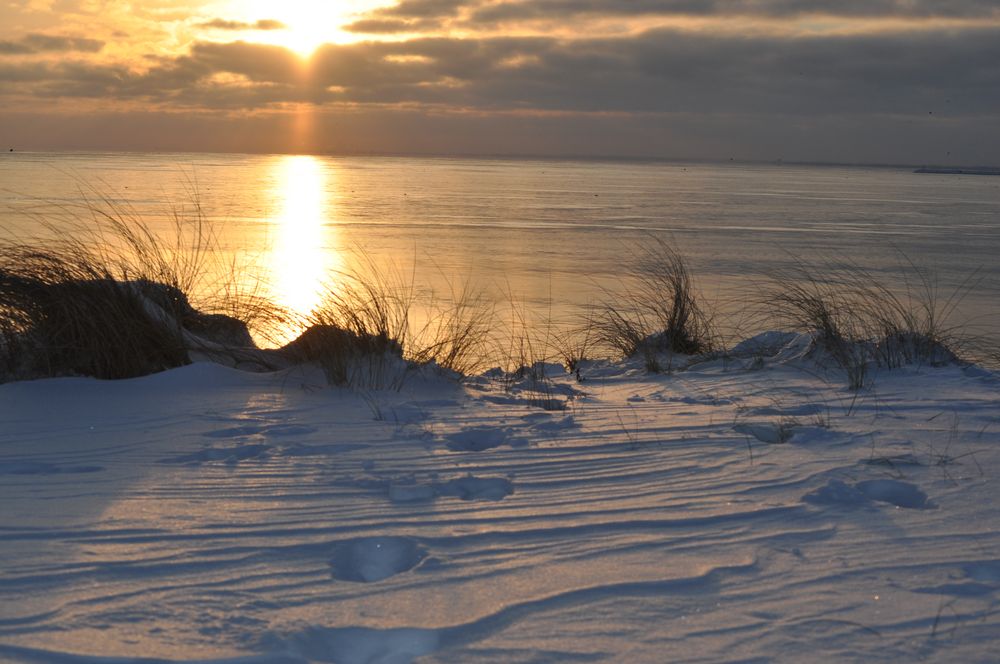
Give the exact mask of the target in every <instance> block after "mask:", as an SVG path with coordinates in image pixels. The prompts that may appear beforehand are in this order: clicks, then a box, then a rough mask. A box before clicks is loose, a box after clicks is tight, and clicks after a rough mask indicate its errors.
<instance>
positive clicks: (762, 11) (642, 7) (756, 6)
mask: <svg viewBox="0 0 1000 664" xmlns="http://www.w3.org/2000/svg"><path fill="white" fill-rule="evenodd" d="M804 16H829V17H841V18H858V19H861V18H868V19H871V18H884V19H892V18H956V19H982V18H996V19H1000V6H998V5H997V3H996V1H995V0H629V1H628V2H622V1H621V0H499V1H497V2H486V1H485V0H402V1H401V2H399V3H398V4H396V5H392V6H390V7H381V8H378V9H375V10H372V11H371V12H369V13H368V14H366V15H365V16H364V17H363V18H362V19H360V20H358V21H356V22H355V23H353V24H351V25H349V26H347V28H346V29H348V30H351V31H354V32H360V33H370V34H380V33H393V32H396V33H413V32H417V31H420V30H432V29H440V28H442V27H444V25H445V23H446V22H447V21H451V22H452V24H453V25H454V26H456V27H462V28H465V29H495V28H496V27H498V26H499V25H503V24H507V23H518V22H530V21H539V20H544V21H549V22H551V21H562V22H565V21H570V20H574V19H579V18H581V17H585V18H596V19H601V18H656V17H659V18H679V17H706V18H707V17H711V18H731V17H761V18H764V17H766V18H793V17H804Z"/></svg>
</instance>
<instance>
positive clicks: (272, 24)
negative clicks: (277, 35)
mask: <svg viewBox="0 0 1000 664" xmlns="http://www.w3.org/2000/svg"><path fill="white" fill-rule="evenodd" d="M196 25H197V27H199V28H209V29H211V30H284V29H286V28H287V27H288V26H286V25H285V24H284V23H282V22H281V21H277V20H275V19H272V18H263V19H261V20H259V21H255V22H253V23H247V22H245V21H228V20H226V19H223V18H213V19H212V20H210V21H204V22H202V23H198V24H196Z"/></svg>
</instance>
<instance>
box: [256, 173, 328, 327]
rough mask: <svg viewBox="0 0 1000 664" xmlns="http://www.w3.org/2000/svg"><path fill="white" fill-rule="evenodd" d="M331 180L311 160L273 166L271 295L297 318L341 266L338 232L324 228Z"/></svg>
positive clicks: (313, 304) (315, 301)
mask: <svg viewBox="0 0 1000 664" xmlns="http://www.w3.org/2000/svg"><path fill="white" fill-rule="evenodd" d="M329 176H330V173H329V170H328V169H327V168H326V167H325V165H324V164H323V162H322V161H320V160H319V159H317V158H315V157H309V156H289V157H281V158H280V159H279V160H277V161H276V162H275V164H274V182H275V189H276V190H275V197H276V198H277V199H278V200H280V201H281V209H280V212H279V214H278V216H277V217H276V218H275V219H274V220H273V223H274V224H275V226H276V228H275V237H274V247H273V249H272V251H271V255H270V259H269V261H268V263H269V268H270V272H271V278H270V282H271V288H272V296H273V298H274V300H275V301H276V302H277V303H278V304H280V305H281V306H283V307H286V308H288V309H290V310H291V311H293V312H295V313H297V314H300V315H307V314H309V313H310V312H311V311H312V310H313V309H315V307H316V306H317V305H318V304H319V303H320V300H321V297H322V287H323V283H324V280H326V279H327V278H328V277H329V275H330V273H331V271H332V270H336V269H337V268H338V267H340V265H339V263H340V259H339V253H338V251H337V240H336V235H335V234H336V229H334V228H333V227H331V226H330V225H329V224H327V221H328V219H329V218H330V206H329V196H328V182H327V180H328V178H329ZM289 332H290V333H293V332H296V331H289Z"/></svg>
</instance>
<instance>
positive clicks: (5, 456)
mask: <svg viewBox="0 0 1000 664" xmlns="http://www.w3.org/2000/svg"><path fill="white" fill-rule="evenodd" d="M768 339H769V340H771V341H775V340H776V341H778V342H780V343H775V344H772V347H771V348H770V349H769V350H767V351H766V352H764V351H762V350H760V349H758V350H757V351H756V352H754V353H753V354H752V356H750V355H743V356H742V357H741V356H740V354H739V353H735V354H733V355H732V356H730V357H728V358H726V359H716V360H712V361H707V362H699V363H695V364H693V365H692V366H690V367H688V368H687V369H686V370H683V371H675V372H672V373H663V374H650V373H648V372H647V371H646V370H645V368H644V367H643V365H642V363H641V362H640V361H638V360H633V361H622V362H596V363H588V364H585V365H583V367H582V368H581V372H580V377H581V378H582V379H583V380H582V381H579V380H577V378H576V376H574V375H573V374H571V373H567V372H566V371H565V370H563V369H562V368H561V367H558V366H556V365H548V366H544V367H538V368H537V369H538V371H542V370H544V372H545V373H546V375H547V378H546V379H545V380H541V381H539V380H529V379H527V378H525V379H523V380H521V381H515V380H502V379H500V378H499V377H498V375H497V374H496V372H494V373H492V374H491V373H487V374H485V375H482V376H478V377H472V378H469V379H467V380H465V381H462V382H458V381H456V380H455V379H454V377H445V376H441V375H439V374H438V373H437V372H435V371H432V370H425V371H421V372H416V373H413V374H411V375H410V376H408V378H407V380H406V381H405V383H404V384H403V387H402V389H401V390H399V391H398V392H397V391H393V390H381V391H380V390H370V391H366V390H351V389H348V388H332V387H329V386H328V385H326V383H325V381H324V380H323V378H322V376H321V375H319V374H318V372H316V373H311V372H310V371H309V370H308V369H305V368H298V369H293V370H290V371H285V372H278V373H265V374H257V373H243V372H238V371H235V370H233V369H229V368H226V367H223V366H219V365H215V364H211V363H195V364H192V365H189V366H186V367H181V368H178V369H173V370H170V371H166V372H163V373H159V374H155V375H151V376H146V377H142V378H137V379H131V380H125V381H98V380H94V379H88V378H57V379H46V380H39V381H25V382H16V383H9V384H6V385H0V419H2V421H3V422H4V429H3V431H2V432H0V474H2V483H0V502H2V504H3V518H2V524H0V527H2V531H3V536H2V538H0V551H2V559H3V561H4V562H3V573H2V575H0V607H2V609H0V659H2V660H5V661H14V662H53V663H55V662H79V663H81V664H82V663H84V662H86V663H97V662H115V663H119V662H132V661H136V662H144V661H168V662H174V661H178V662H191V661H199V662H204V661H213V662H214V661H222V662H229V661H237V662H342V663H354V662H408V661H421V662H432V661H439V662H446V661H447V662H453V661H483V662H487V661H488V662H498V661H505V662H540V661H646V662H653V661H804V660H810V661H817V660H827V661H834V660H836V661H844V660H854V661H857V660H879V661H882V660H900V659H902V660H905V661H917V660H927V661H959V660H960V661H969V662H973V661H976V662H988V661H994V660H995V657H996V652H997V650H996V649H997V634H998V633H1000V631H998V630H1000V612H998V610H997V604H998V601H1000V533H998V526H1000V522H998V517H997V514H996V496H997V490H996V487H997V468H998V467H1000V447H998V445H997V442H998V428H1000V417H998V415H1000V409H998V404H1000V376H998V375H997V374H996V373H993V372H990V371H987V370H984V369H980V368H977V367H974V366H962V365H954V364H953V365H948V366H942V367H931V366H918V365H914V366H908V367H904V368H901V369H896V370H892V371H887V370H880V371H878V372H876V373H875V374H874V375H873V376H872V382H871V383H870V386H869V388H868V389H865V390H862V391H859V392H855V391H850V390H847V389H846V388H845V387H844V381H843V376H842V375H841V374H840V372H839V371H838V370H834V369H830V368H824V367H823V366H822V363H821V362H820V360H821V359H822V358H819V359H818V358H817V357H815V356H814V355H812V356H808V357H806V356H803V351H804V349H805V348H806V346H807V345H808V344H807V340H806V339H805V338H804V337H801V336H786V335H771V336H770V337H768ZM538 371H536V372H535V373H536V377H540V376H538ZM539 390H541V391H539Z"/></svg>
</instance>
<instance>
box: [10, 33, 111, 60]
mask: <svg viewBox="0 0 1000 664" xmlns="http://www.w3.org/2000/svg"><path fill="white" fill-rule="evenodd" d="M102 48H104V42H102V41H98V40H97V39H87V38H86V37H61V36H56V35H44V34H37V33H32V34H28V35H25V36H24V37H22V38H21V39H19V40H17V41H0V55H29V54H33V53H69V52H73V51H78V52H82V53H97V52H98V51H100V50H101V49H102Z"/></svg>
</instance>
